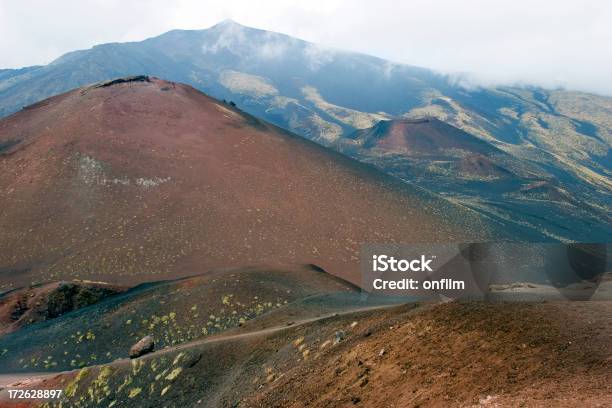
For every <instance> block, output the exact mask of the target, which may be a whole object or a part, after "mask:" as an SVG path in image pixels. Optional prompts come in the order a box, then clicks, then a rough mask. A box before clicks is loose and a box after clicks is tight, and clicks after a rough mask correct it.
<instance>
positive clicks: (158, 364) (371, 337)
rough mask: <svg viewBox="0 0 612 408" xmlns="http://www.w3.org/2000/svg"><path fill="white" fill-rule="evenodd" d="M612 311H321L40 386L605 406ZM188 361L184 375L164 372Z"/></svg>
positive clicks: (282, 400)
mask: <svg viewBox="0 0 612 408" xmlns="http://www.w3.org/2000/svg"><path fill="white" fill-rule="evenodd" d="M611 311H612V303H610V302H558V303H454V302H453V303H447V304H440V305H424V306H415V305H406V306H399V307H394V308H386V309H379V310H371V311H363V312H354V313H348V314H340V315H337V316H321V317H320V318H319V319H315V320H311V321H304V322H296V325H295V326H283V327H280V326H279V327H277V328H269V329H265V330H262V331H259V332H251V333H244V334H237V335H220V336H219V337H212V338H209V339H206V340H204V341H202V342H194V343H190V344H187V345H182V346H180V347H178V348H174V349H167V350H163V351H161V352H158V353H154V354H151V355H147V356H145V357H144V358H143V359H142V363H140V364H136V365H135V363H134V362H130V361H127V360H122V361H118V362H116V363H113V364H111V365H110V366H108V367H109V368H102V367H98V368H92V369H89V370H87V371H86V372H82V373H80V374H79V372H78V371H74V372H71V373H67V374H62V375H59V376H56V377H46V378H45V379H44V380H43V381H42V382H41V383H40V384H39V386H40V387H42V388H47V387H53V386H55V387H57V386H59V387H66V386H67V385H68V384H72V386H73V387H74V386H75V384H76V385H78V387H77V392H76V394H75V395H74V396H73V398H72V399H70V400H69V401H68V403H69V404H70V401H73V403H74V406H96V405H95V404H93V403H92V401H96V399H98V400H99V401H100V404H102V405H97V406H105V404H108V403H109V402H110V401H117V403H116V404H119V406H122V407H123V406H127V407H132V406H133V407H136V406H151V407H155V406H206V407H266V408H269V407H300V408H301V407H352V406H363V407H375V408H379V407H380V408H382V407H385V408H386V407H472V406H484V407H486V406H490V407H519V406H522V407H550V406H555V407H556V406H561V407H574V406H589V407H591V406H593V407H596V406H601V407H604V406H610V404H611V403H612V381H611V380H612V313H611ZM337 333H341V335H340V337H339V339H340V341H339V342H336V341H335V339H336V338H338V335H337ZM173 361H174V362H173ZM166 367H167V368H166ZM177 368H180V370H179V371H180V380H176V381H171V380H167V379H166V380H164V378H165V377H164V376H167V374H168V373H170V372H173V371H174V372H176V371H175V370H176V369H177ZM109 369H110V370H111V371H112V373H113V375H112V376H110V377H108V378H106V377H104V375H103V373H104V370H109ZM157 373H162V374H163V375H162V376H161V379H160V375H157V376H156V374H157ZM75 377H79V378H80V380H78V381H76V382H75ZM170 377H171V376H170ZM101 378H102V379H104V381H105V382H104V384H103V385H104V386H108V387H109V389H110V390H111V391H109V393H108V394H105V392H103V391H101V390H104V389H105V388H104V387H103V386H102V385H100V379H101ZM96 379H97V380H96ZM128 380H129V385H128V386H127V388H126V387H125V386H124V387H123V389H122V390H119V391H118V390H117V388H118V387H119V388H121V387H120V385H121V384H124V383H125V382H126V381H128ZM96 381H97V382H96ZM107 382H108V384H107ZM101 387H102V388H101ZM166 387H167V388H166ZM139 389H141V390H142V391H139V392H138V394H137V395H134V394H135V393H136V392H137V391H134V390H139ZM162 389H166V392H164V397H163V398H160V396H159V392H160V390H162ZM130 392H131V394H132V397H129V396H128V394H129V393H130ZM0 397H2V398H5V395H4V394H3V393H0ZM79 398H80V400H79V401H80V402H78V403H77V400H78V399H79ZM92 398H93V400H92ZM4 401H6V400H4ZM88 401H89V402H88ZM64 403H66V401H65V402H64ZM33 405H35V404H34V403H33ZM7 406H8V405H7Z"/></svg>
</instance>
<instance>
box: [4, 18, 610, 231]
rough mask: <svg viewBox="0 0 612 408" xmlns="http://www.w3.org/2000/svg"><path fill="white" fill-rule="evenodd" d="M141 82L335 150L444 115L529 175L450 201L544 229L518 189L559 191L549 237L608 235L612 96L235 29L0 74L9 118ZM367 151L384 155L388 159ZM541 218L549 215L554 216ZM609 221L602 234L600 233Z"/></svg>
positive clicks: (460, 184)
mask: <svg viewBox="0 0 612 408" xmlns="http://www.w3.org/2000/svg"><path fill="white" fill-rule="evenodd" d="M139 74H147V75H154V76H157V77H161V78H164V79H168V80H173V81H180V82H184V83H188V84H190V85H192V86H194V87H196V88H197V89H200V90H202V91H204V92H206V93H208V94H210V95H212V96H214V97H216V98H219V99H225V100H227V101H232V102H234V103H236V104H237V105H238V107H239V108H240V109H242V110H244V111H246V112H248V113H250V114H253V115H255V116H257V117H260V118H263V119H265V120H267V121H269V122H272V123H274V124H276V125H278V126H280V127H283V128H285V129H288V130H291V131H293V132H295V133H297V134H299V135H301V136H303V137H306V138H308V139H310V140H313V141H316V142H318V143H320V144H323V145H325V146H332V147H335V148H336V149H339V148H340V146H345V148H346V144H345V142H346V141H350V140H351V135H352V134H353V133H354V132H355V131H359V130H362V129H368V128H371V127H373V126H375V125H376V124H377V123H378V122H379V121H381V120H404V119H415V118H416V119H418V118H423V117H432V118H436V119H438V120H440V121H443V122H445V123H448V124H450V125H452V126H454V127H456V128H458V129H461V130H463V131H464V132H466V133H468V134H469V135H471V136H473V137H475V138H477V139H480V140H481V141H484V142H486V143H488V144H489V145H490V146H491V148H494V149H495V151H499V152H503V153H504V154H505V155H506V156H508V157H511V158H512V160H511V161H512V163H513V166H514V170H511V169H507V168H505V167H504V166H502V165H501V164H500V163H497V164H494V166H495V167H488V168H490V169H495V172H502V173H503V172H506V171H508V172H511V173H513V174H517V173H520V174H521V176H520V177H518V178H516V180H515V183H514V184H513V185H512V188H510V187H509V186H507V185H506V186H505V187H504V188H503V189H497V188H496V189H490V187H491V184H490V183H488V182H483V181H482V180H481V181H479V183H480V184H481V186H479V187H478V188H476V189H474V188H472V186H473V184H474V181H473V180H472V181H469V182H468V181H466V180H465V177H458V178H455V175H456V174H455V173H454V172H453V171H451V172H447V174H446V176H445V179H446V180H447V181H449V182H451V183H454V184H456V188H453V189H452V193H451V191H441V192H442V193H449V194H452V196H453V197H455V198H456V199H458V200H461V201H463V202H467V201H470V205H472V206H475V207H479V208H481V209H484V211H486V212H488V213H489V214H491V215H493V214H495V216H499V217H502V218H512V217H514V216H515V215H516V214H513V213H514V210H512V211H509V210H508V209H507V208H505V206H506V204H507V198H508V196H506V197H505V198H504V199H502V200H499V197H500V194H507V195H509V196H512V197H516V196H520V199H519V200H518V201H517V202H518V203H519V206H520V207H521V208H520V211H519V213H523V214H524V215H525V217H527V218H530V219H531V221H528V220H527V219H525V222H527V223H529V224H531V223H532V222H535V224H538V222H536V221H535V220H536V219H538V218H541V217H542V216H543V214H542V209H541V207H542V205H544V206H548V205H550V203H549V201H550V200H548V198H550V197H548V196H546V195H543V196H542V195H536V196H534V195H529V196H525V195H524V194H523V193H521V192H524V191H531V190H530V189H531V187H530V186H532V185H533V183H547V185H548V183H550V184H551V185H553V186H555V187H554V188H553V189H552V190H555V191H556V189H557V188H559V189H561V191H563V192H564V193H559V194H561V196H564V195H568V196H572V197H573V199H572V200H571V201H567V200H561V201H559V202H558V203H557V204H552V205H553V206H556V207H554V208H557V209H560V208H561V207H562V208H563V211H561V214H563V215H562V216H561V218H560V219H557V218H556V216H555V217H553V218H555V219H554V220H546V221H545V224H549V225H550V223H551V222H553V224H555V225H557V227H555V228H552V230H551V231H550V236H551V237H552V238H555V239H569V240H572V239H580V240H582V239H595V240H602V239H604V240H605V238H606V237H607V236H609V232H610V220H609V217H608V216H607V214H609V213H610V211H609V210H610V200H609V193H610V189H611V188H612V181H611V177H612V171H611V166H610V145H611V144H612V99H611V98H606V97H602V96H596V95H591V94H587V93H581V92H572V91H562V90H557V91H550V90H545V89H541V88H520V87H493V88H484V87H465V86H464V84H462V83H461V82H460V81H457V80H456V78H451V77H447V76H444V75H440V74H438V73H436V72H434V71H431V70H428V69H424V68H419V67H414V66H409V65H402V64H396V63H392V62H390V61H386V60H383V59H380V58H375V57H371V56H368V55H364V54H359V53H353V52H345V51H342V50H336V49H331V48H327V47H321V46H319V45H317V44H313V43H310V42H306V41H302V40H299V39H296V38H293V37H290V36H287V35H283V34H279V33H274V32H269V31H264V30H259V29H253V28H249V27H245V26H242V25H240V24H238V23H235V22H233V21H231V20H226V21H224V22H222V23H220V24H217V25H215V26H213V27H211V28H209V29H205V30H174V31H170V32H167V33H165V34H162V35H160V36H158V37H155V38H151V39H148V40H145V41H141V42H132V43H110V44H102V45H98V46H95V47H93V48H91V49H89V50H82V51H75V52H71V53H68V54H66V55H64V56H62V57H61V58H59V59H57V60H56V61H54V62H53V63H51V64H49V65H46V66H41V67H28V68H23V69H20V70H4V71H0V115H3V116H5V115H8V114H10V113H12V112H15V111H17V110H19V109H21V108H22V107H23V106H26V105H28V104H31V103H34V102H37V101H39V100H41V99H43V98H45V97H48V96H51V95H55V94H58V93H61V92H64V91H67V90H69V89H73V88H75V87H79V86H83V85H86V84H89V83H93V82H97V81H100V80H108V79H111V78H115V77H119V76H125V75H139ZM349 150H350V152H348V151H347V150H345V153H347V152H348V154H353V157H355V158H357V159H360V160H365V161H368V162H371V163H374V164H376V165H378V166H379V167H381V168H382V169H383V170H385V171H390V172H392V173H393V174H394V175H396V176H400V177H404V178H405V179H408V178H414V174H413V173H411V172H410V171H407V169H405V168H403V169H401V170H400V171H391V170H390V167H396V168H397V161H395V162H394V163H395V164H391V162H390V161H389V160H390V158H389V155H388V154H386V155H384V156H381V157H377V158H376V159H372V157H371V154H368V155H369V156H370V157H365V156H367V155H365V153H364V151H363V150H360V149H349ZM370 153H373V154H374V155H376V156H379V153H380V151H379V150H377V149H374V151H370ZM387 153H389V152H387ZM395 153H398V152H395ZM399 153H400V155H401V152H399ZM396 156H397V155H396ZM485 157H486V155H485ZM470 160H471V161H470ZM474 160H476V159H474V158H471V159H469V158H468V159H464V163H463V168H464V169H466V168H471V169H476V168H477V167H482V166H485V167H486V166H489V165H490V163H487V164H485V163H484V162H483V161H482V160H484V159H480V158H479V159H477V160H476V162H475V161H474ZM493 162H495V160H493ZM438 164H439V163H438ZM492 165H493V164H491V166H492ZM434 167H435V166H434ZM438 167H439V166H438ZM517 167H521V169H519V170H517ZM396 170H397V169H396ZM482 171H484V170H482ZM527 175H528V176H527ZM418 180H419V179H418V178H417V181H418ZM420 180H422V181H423V183H426V182H428V180H430V179H428V178H427V177H423V178H421V179H420ZM468 184H469V185H468ZM537 185H539V184H537ZM552 190H551V189H548V190H546V191H552ZM486 191H495V192H496V194H498V197H497V198H498V199H497V200H495V201H496V202H495V203H493V202H491V201H487V200H485V196H484V195H483V194H482V193H483V192H486ZM559 194H557V193H555V194H553V195H555V196H556V197H560V195H559ZM526 200H527V201H526ZM485 201H486V202H485ZM475 202H476V204H475ZM544 212H545V213H546V214H549V213H551V211H550V208H548V209H546V210H545V211H544ZM556 212H558V211H556V210H553V211H552V213H553V214H555V213H556ZM572 214H580V215H579V218H581V219H582V218H584V217H583V216H585V217H586V218H587V219H588V221H587V222H586V223H585V224H584V225H582V226H580V227H576V226H573V225H569V224H570V223H571V224H576V223H575V220H573V219H572V217H571V215H572ZM566 215H567V216H570V218H566ZM602 219H603V220H604V223H603V230H601V229H598V228H593V227H592V226H593V225H595V226H596V225H598V224H600V223H601V222H600V220H602ZM539 226H540V227H541V225H539ZM576 228H577V229H576Z"/></svg>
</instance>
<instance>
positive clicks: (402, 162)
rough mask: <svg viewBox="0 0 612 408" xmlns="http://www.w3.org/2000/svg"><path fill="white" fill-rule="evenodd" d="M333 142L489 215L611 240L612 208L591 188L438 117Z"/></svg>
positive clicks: (559, 233)
mask: <svg viewBox="0 0 612 408" xmlns="http://www.w3.org/2000/svg"><path fill="white" fill-rule="evenodd" d="M331 147H333V148H334V149H336V150H338V151H340V152H343V153H345V154H347V155H349V156H351V157H354V158H356V159H358V160H360V161H364V162H367V163H371V164H373V165H375V166H377V167H379V168H380V169H381V170H383V171H384V172H386V173H388V174H392V175H394V176H396V177H398V178H401V179H404V180H406V181H410V182H412V183H415V184H417V185H420V186H422V187H424V188H427V189H429V190H433V191H436V192H438V193H440V194H443V195H445V196H446V197H447V198H452V199H454V200H456V201H458V202H461V203H463V204H464V205H466V206H469V207H473V208H478V209H479V210H480V211H483V212H485V213H487V214H488V215H489V216H490V217H493V218H499V219H505V220H519V219H520V220H521V222H522V223H523V224H525V225H531V226H532V227H533V228H534V229H536V230H538V231H541V232H543V233H544V234H546V235H547V236H549V237H551V238H554V239H562V238H563V237H572V238H573V239H574V240H578V241H581V240H583V241H586V242H588V241H589V240H595V241H601V242H605V241H606V240H607V239H608V237H609V235H610V231H611V230H610V228H611V227H610V225H612V219H610V217H609V214H608V213H607V211H606V210H605V209H604V208H601V207H598V206H597V205H593V204H595V203H596V201H591V200H590V199H589V196H588V195H587V196H582V195H580V194H574V195H572V194H570V193H568V192H567V191H572V190H574V189H575V188H576V186H575V185H574V184H573V183H571V182H569V183H568V178H567V175H566V174H563V173H557V172H551V171H550V170H551V169H550V167H547V166H542V165H539V164H535V163H531V162H529V161H525V160H520V159H518V158H517V157H516V156H514V155H512V154H509V153H508V152H506V151H504V150H502V149H500V148H499V147H498V145H497V144H495V143H493V142H492V141H491V140H485V139H482V138H479V137H476V136H474V135H472V134H470V133H468V132H466V131H464V130H462V129H459V128H457V127H454V126H452V125H450V124H448V123H446V122H443V121H441V120H439V119H436V118H435V117H423V118H419V119H395V120H388V121H380V122H378V123H377V124H376V125H374V126H372V127H370V128H367V129H361V130H357V131H355V132H353V133H352V134H351V135H349V136H347V137H345V138H341V139H338V140H336V141H335V142H333V143H332V144H331ZM534 186H537V187H538V189H537V191H536V190H534ZM542 186H549V187H548V188H544V187H542ZM602 221H603V222H602Z"/></svg>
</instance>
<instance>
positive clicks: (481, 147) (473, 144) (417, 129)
mask: <svg viewBox="0 0 612 408" xmlns="http://www.w3.org/2000/svg"><path fill="white" fill-rule="evenodd" d="M352 137H353V138H355V139H358V140H361V141H362V143H363V145H364V146H365V147H368V148H369V147H377V148H380V149H383V150H392V151H403V152H404V153H408V154H410V155H439V154H441V153H444V150H445V149H461V150H465V151H468V152H470V153H478V154H490V153H501V152H500V151H499V150H498V149H496V148H495V147H493V146H492V145H490V144H489V143H487V142H485V141H483V140H480V139H478V138H477V137H475V136H472V135H470V134H469V133H466V132H464V131H463V130H461V129H458V128H456V127H454V126H451V125H449V124H447V123H444V122H442V121H440V120H438V119H435V118H425V119H406V120H390V121H381V122H378V123H377V124H376V125H374V126H373V127H371V128H369V129H363V130H359V131H357V132H355V134H354V135H353V136H352Z"/></svg>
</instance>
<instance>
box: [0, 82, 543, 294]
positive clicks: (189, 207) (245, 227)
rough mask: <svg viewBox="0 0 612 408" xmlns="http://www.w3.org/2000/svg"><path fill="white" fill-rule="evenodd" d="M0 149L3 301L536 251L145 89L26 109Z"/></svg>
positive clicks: (183, 100) (327, 154)
mask: <svg viewBox="0 0 612 408" xmlns="http://www.w3.org/2000/svg"><path fill="white" fill-rule="evenodd" d="M0 142H1V143H4V144H5V146H6V147H5V149H4V151H3V152H2V155H1V156H0V200H1V202H2V208H3V211H2V213H0V274H1V276H2V277H3V280H2V285H3V288H9V287H12V286H14V285H17V286H21V285H24V284H29V283H31V282H38V281H47V280H62V279H73V278H78V279H91V280H95V281H98V280H103V281H108V282H110V283H120V284H124V283H135V282H142V281H147V280H152V279H163V278H176V277H178V276H186V275H190V274H195V273H201V272H202V271H204V270H208V269H211V268H218V267H224V268H225V267H231V266H243V265H253V264H261V263H265V264H268V263H271V262H272V263H276V264H284V263H302V264H308V263H315V264H317V265H320V266H321V267H323V268H324V269H326V270H328V271H329V272H331V273H333V274H336V275H340V276H344V277H346V278H350V279H354V280H357V279H358V275H357V272H358V265H359V251H360V245H361V244H362V243H367V242H406V243H408V242H472V241H481V240H487V239H500V238H502V237H507V236H511V237H513V238H514V239H538V238H540V235H539V234H538V233H536V232H530V231H529V230H528V229H525V230H523V229H522V228H521V227H519V226H512V225H511V224H509V223H495V222H492V221H490V220H488V219H487V218H485V217H482V216H480V215H479V214H478V213H477V212H475V211H472V210H469V209H467V208H465V207H463V206H460V205H456V204H452V203H450V202H448V201H446V200H444V199H442V198H440V197H439V196H436V195H435V194H432V193H428V192H427V191H425V190H423V189H421V188H418V187H414V186H412V185H410V184H406V183H402V182H401V181H399V180H397V179H394V178H392V177H389V176H387V175H385V174H383V173H381V172H380V171H378V170H376V169H375V168H373V167H370V166H367V165H364V164H360V163H359V162H356V161H354V160H352V159H349V158H347V157H345V156H342V155H340V154H338V153H334V152H333V151H330V150H328V149H325V148H323V147H320V146H318V145H316V144H314V143H312V142H309V141H307V140H305V139H302V138H300V137H297V136H295V135H292V134H289V133H287V132H286V131H283V130H281V129H278V128H276V127H274V126H271V125H268V124H266V123H265V122H261V121H259V120H257V119H255V118H253V117H252V116H250V115H247V114H244V113H243V112H241V111H239V110H237V109H235V108H234V107H232V106H231V105H229V104H224V103H222V102H219V101H216V100H214V99H212V98H210V97H208V96H206V95H204V94H202V93H200V92H199V91H197V90H195V89H193V88H191V87H189V86H186V85H181V84H176V83H172V82H166V81H162V80H158V79H149V78H148V77H133V78H128V79H122V80H117V81H113V82H107V83H102V84H98V85H95V86H91V87H87V88H82V89H79V90H75V91H72V92H69V93H66V94H62V95H59V96H56V97H53V98H51V99H47V100H45V101H43V102H41V103H38V104H36V105H32V106H30V107H29V108H28V109H25V110H23V111H20V112H19V113H17V114H15V115H12V116H10V117H8V118H5V119H3V120H2V121H0ZM34 231H35V233H33V232H34Z"/></svg>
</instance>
